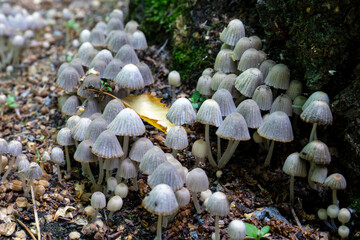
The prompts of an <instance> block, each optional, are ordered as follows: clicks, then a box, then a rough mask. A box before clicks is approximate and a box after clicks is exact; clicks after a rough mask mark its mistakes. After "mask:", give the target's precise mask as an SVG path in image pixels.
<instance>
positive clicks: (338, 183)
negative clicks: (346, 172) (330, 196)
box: [325, 173, 346, 190]
mask: <svg viewBox="0 0 360 240" xmlns="http://www.w3.org/2000/svg"><path fill="white" fill-rule="evenodd" d="M325 186H327V187H329V188H331V189H332V190H344V189H345V188H346V180H345V178H344V176H343V175H341V174H340V173H333V174H331V175H330V176H328V177H327V178H326V180H325Z"/></svg>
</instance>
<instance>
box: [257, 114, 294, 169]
mask: <svg viewBox="0 0 360 240" xmlns="http://www.w3.org/2000/svg"><path fill="white" fill-rule="evenodd" d="M257 132H258V133H259V135H260V136H261V137H263V138H266V139H269V140H272V142H271V145H270V148H269V152H268V154H267V156H266V159H265V163H264V165H265V166H269V165H270V162H271V156H272V153H273V150H274V143H275V141H278V142H284V143H286V142H291V141H292V140H294V135H293V130H292V126H291V122H290V119H289V117H288V115H286V113H284V112H281V111H276V112H273V113H271V114H270V115H269V116H268V117H267V118H266V119H265V120H264V123H263V124H262V125H261V126H260V128H259V129H258V130H257Z"/></svg>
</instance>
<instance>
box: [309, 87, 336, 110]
mask: <svg viewBox="0 0 360 240" xmlns="http://www.w3.org/2000/svg"><path fill="white" fill-rule="evenodd" d="M316 100H318V101H324V102H326V103H327V104H328V105H330V99H329V96H328V95H327V94H326V93H324V92H322V91H317V92H314V93H313V94H311V95H310V97H309V98H308V99H307V100H306V102H305V103H304V104H303V106H302V110H305V109H306V108H307V107H308V106H309V105H310V103H312V102H313V101H316Z"/></svg>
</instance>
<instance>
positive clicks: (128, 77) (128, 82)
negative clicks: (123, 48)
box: [114, 64, 145, 90]
mask: <svg viewBox="0 0 360 240" xmlns="http://www.w3.org/2000/svg"><path fill="white" fill-rule="evenodd" d="M114 81H115V83H116V84H118V85H119V87H121V88H127V89H130V90H136V89H142V88H144V87H145V84H144V80H143V78H142V76H141V73H140V71H139V69H138V67H137V66H136V65H134V64H127V65H125V66H124V67H123V68H122V69H121V71H120V72H119V73H118V75H116V78H115V80H114Z"/></svg>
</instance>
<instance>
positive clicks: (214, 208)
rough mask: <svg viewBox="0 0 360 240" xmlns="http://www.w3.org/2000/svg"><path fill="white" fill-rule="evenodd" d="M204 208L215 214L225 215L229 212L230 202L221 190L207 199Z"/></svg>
mask: <svg viewBox="0 0 360 240" xmlns="http://www.w3.org/2000/svg"><path fill="white" fill-rule="evenodd" d="M206 210H207V211H208V212H209V213H211V214H213V215H215V216H221V217H222V216H226V215H228V214H229V212H230V204H229V201H228V200H227V198H226V195H225V194H224V193H222V192H215V193H213V194H212V195H211V196H210V197H209V198H208V201H207V204H206Z"/></svg>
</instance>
